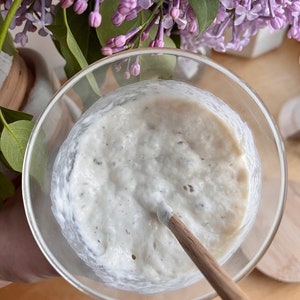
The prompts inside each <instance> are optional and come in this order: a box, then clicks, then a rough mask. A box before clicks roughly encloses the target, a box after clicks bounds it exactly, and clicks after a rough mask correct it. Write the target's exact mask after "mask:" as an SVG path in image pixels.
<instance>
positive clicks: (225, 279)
mask: <svg viewBox="0 0 300 300" xmlns="http://www.w3.org/2000/svg"><path fill="white" fill-rule="evenodd" d="M167 226H168V228H169V229H170V230H171V231H172V233H173V234H174V235H175V237H176V238H177V240H178V242H179V243H180V245H181V246H182V248H183V249H184V250H185V252H186V253H187V254H188V255H189V257H190V258H191V259H192V261H193V262H194V264H195V265H196V266H197V267H198V269H199V270H200V271H201V273H202V274H203V275H204V276H205V277H206V279H207V280H208V281H209V283H210V284H211V285H212V287H213V288H214V289H215V291H216V292H217V293H218V295H219V296H220V297H221V298H222V299H224V300H246V299H249V297H248V296H247V295H246V294H245V293H244V292H243V291H242V290H241V289H240V287H239V286H238V285H237V284H236V283H235V282H234V281H233V280H232V279H231V278H230V277H229V276H228V274H227V273H226V272H225V271H224V270H223V269H222V268H221V267H220V265H219V264H218V263H217V261H216V260H215V259H214V257H213V256H212V255H211V254H210V253H209V252H208V251H207V250H206V249H205V247H204V246H203V245H202V244H201V243H200V241H199V240H198V239H197V238H196V237H195V236H194V235H193V234H192V233H191V231H190V230H189V229H188V228H187V226H186V225H185V224H184V223H183V222H182V221H181V220H180V219H179V217H178V216H177V215H176V214H172V216H171V217H170V218H169V220H168V222H167Z"/></svg>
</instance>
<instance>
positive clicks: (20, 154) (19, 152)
mask: <svg viewBox="0 0 300 300" xmlns="http://www.w3.org/2000/svg"><path fill="white" fill-rule="evenodd" d="M33 126H34V123H33V122H32V121H28V120H20V121H16V122H13V123H10V124H7V125H5V127H4V129H3V131H2V134H1V139H0V147H1V151H2V153H3V156H4V157H5V159H6V160H7V162H8V163H9V165H10V166H11V167H12V169H13V170H15V171H17V172H22V166H23V159H24V154H25V150H26V146H27V142H28V139H29V137H30V134H31V131H32V129H33Z"/></svg>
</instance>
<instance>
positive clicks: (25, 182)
mask: <svg viewBox="0 0 300 300" xmlns="http://www.w3.org/2000/svg"><path fill="white" fill-rule="evenodd" d="M144 54H167V55H174V56H176V57H186V58H190V59H193V60H195V61H199V62H202V63H205V64H206V65H208V66H210V67H212V68H213V69H215V70H217V71H218V72H221V73H223V74H224V75H226V76H227V77H228V78H230V79H231V80H233V81H234V82H235V83H236V84H238V85H239V86H240V87H241V88H242V89H243V90H244V91H245V92H246V93H248V94H249V95H250V97H251V98H252V99H253V101H254V102H255V103H256V105H257V106H258V107H259V109H260V110H261V112H262V113H263V115H264V117H265V119H266V121H267V123H268V125H269V127H270V129H271V131H272V133H273V136H274V139H275V143H276V147H277V151H278V157H279V165H280V173H281V174H280V175H281V182H280V195H279V201H278V207H277V210H276V218H274V221H273V224H272V227H271V230H270V232H269V234H268V236H267V237H266V239H265V240H264V243H263V244H262V245H261V247H260V250H259V251H258V252H257V253H256V255H255V256H254V257H253V259H252V260H251V261H249V263H248V264H247V265H246V266H245V267H244V268H243V269H242V270H240V272H239V273H238V274H236V275H235V276H234V278H233V279H234V280H235V281H238V280H240V279H241V278H242V277H244V276H245V275H247V274H248V273H249V272H250V271H251V270H252V269H253V268H254V267H255V265H256V264H257V263H258V261H259V260H260V258H261V257H262V256H263V255H264V253H265V252H266V250H267V249H268V247H269V246H270V244H271V242H272V240H273V238H274V236H275V234H276V231H277V229H278V227H279V224H280V220H281V218H282V215H283V210H284V203H285V197H286V187H287V162H286V157H285V150H284V145H283V141H282V139H281V136H280V133H279V130H278V128H277V125H276V123H275V122H274V120H273V117H272V116H271V114H270V113H269V111H268V109H267V108H266V106H265V105H264V103H263V102H262V100H261V99H260V98H259V97H258V95H257V94H256V93H255V92H254V90H253V89H252V88H251V87H250V86H248V84H247V83H246V82H245V81H244V80H243V79H241V78H240V77H239V76H237V75H235V74H234V73H233V72H232V71H229V70H228V69H226V68H225V67H223V66H222V65H220V64H218V63H216V62H215V61H213V60H212V59H210V58H208V57H206V56H203V55H200V54H198V53H193V52H189V51H186V50H181V49H177V48H138V49H131V50H126V51H123V52H120V53H117V54H113V55H111V56H109V57H105V58H102V59H100V60H99V61H96V62H94V63H93V64H91V65H89V66H88V67H86V68H84V69H83V70H81V71H80V72H78V73H77V74H76V75H74V76H73V77H72V78H70V79H69V80H67V81H66V82H65V83H64V84H63V85H62V86H61V87H60V89H59V90H58V91H57V92H56V93H55V94H54V96H53V97H52V100H51V101H50V102H49V104H48V105H47V107H46V108H45V110H44V111H43V113H42V114H41V115H40V117H39V118H38V120H37V122H36V124H35V126H34V128H33V131H32V134H31V136H30V138H29V141H28V145H27V148H26V151H25V157H24V164H23V176H22V190H23V201H24V207H25V213H26V217H27V220H28V223H29V227H30V229H31V231H32V234H33V236H34V238H35V240H36V242H37V244H38V245H39V248H40V249H41V251H42V253H43V254H44V256H45V257H46V258H47V259H48V261H49V262H50V263H51V264H52V266H53V267H54V268H55V269H56V270H57V272H58V273H59V274H60V275H61V276H62V277H63V278H64V279H66V280H67V281H68V282H69V283H71V284H72V285H73V286H74V287H76V288H77V289H79V290H81V291H83V292H85V293H87V294H90V295H92V296H96V297H103V298H104V299H112V298H109V297H108V296H106V295H103V294H100V293H99V292H98V291H94V290H93V289H91V288H89V287H87V286H85V285H84V284H83V283H81V282H80V281H79V280H77V279H76V278H75V277H74V276H73V275H71V274H69V272H68V271H67V270H66V269H65V268H64V267H63V266H62V265H61V264H60V262H59V261H57V259H56V258H55V257H54V256H53V255H52V253H51V251H50V250H49V249H48V247H47V244H46V243H45V241H44V239H43V237H42V235H41V233H40V230H39V227H38V224H37V223H36V222H35V220H34V218H33V207H32V203H31V198H30V184H29V182H30V176H29V169H30V162H31V159H33V158H32V150H33V147H34V144H35V140H36V137H37V132H39V130H40V128H41V125H42V124H43V122H44V121H45V118H46V117H47V115H48V112H49V111H50V110H51V108H52V107H53V106H54V105H55V103H56V102H57V101H59V99H60V98H61V96H62V95H63V94H64V93H65V92H66V91H68V90H69V88H71V87H72V86H73V85H74V84H76V83H77V82H78V81H79V80H80V79H81V78H82V77H84V76H86V75H87V74H88V73H90V72H92V71H94V70H96V69H98V68H99V67H101V66H104V65H106V64H111V63H114V62H116V61H118V60H122V59H125V58H128V57H131V56H136V55H144ZM210 295H211V294H210ZM207 296H209V295H205V296H204V297H207Z"/></svg>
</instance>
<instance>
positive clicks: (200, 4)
mask: <svg viewBox="0 0 300 300" xmlns="http://www.w3.org/2000/svg"><path fill="white" fill-rule="evenodd" d="M189 3H190V5H191V7H192V8H193V10H194V12H195V14H196V17H197V21H198V29H199V34H201V33H202V32H203V31H205V30H206V29H207V28H208V27H209V26H210V25H211V23H212V22H213V21H214V19H215V17H216V16H217V13H218V9H219V6H220V1H219V0H189Z"/></svg>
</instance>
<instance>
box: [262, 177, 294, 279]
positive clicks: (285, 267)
mask: <svg viewBox="0 0 300 300" xmlns="http://www.w3.org/2000/svg"><path fill="white" fill-rule="evenodd" d="M299 213H300V182H295V181H289V182H288V194H287V200H286V207H285V211H284V214H283V218H282V221H281V224H280V227H279V229H278V232H277V234H276V236H275V239H274V240H273V242H272V244H271V246H270V248H269V249H268V251H267V252H266V254H265V255H264V257H263V258H262V259H261V261H260V262H259V263H258V265H257V269H258V270H260V271H261V272H262V273H264V274H266V275H267V276H270V277H272V278H274V279H277V280H280V281H284V282H300V218H299Z"/></svg>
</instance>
